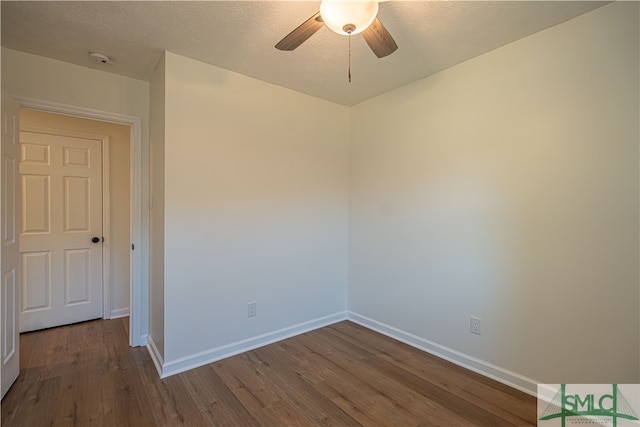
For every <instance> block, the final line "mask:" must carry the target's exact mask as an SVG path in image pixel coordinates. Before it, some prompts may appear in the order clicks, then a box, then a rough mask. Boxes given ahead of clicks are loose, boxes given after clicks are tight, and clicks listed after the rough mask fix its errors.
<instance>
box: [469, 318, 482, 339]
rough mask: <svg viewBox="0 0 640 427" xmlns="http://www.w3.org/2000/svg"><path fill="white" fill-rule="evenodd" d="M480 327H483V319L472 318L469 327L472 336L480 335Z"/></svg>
mask: <svg viewBox="0 0 640 427" xmlns="http://www.w3.org/2000/svg"><path fill="white" fill-rule="evenodd" d="M480 326H482V319H480V318H479V317H473V316H471V318H470V327H469V330H470V332H471V333H472V334H476V335H480Z"/></svg>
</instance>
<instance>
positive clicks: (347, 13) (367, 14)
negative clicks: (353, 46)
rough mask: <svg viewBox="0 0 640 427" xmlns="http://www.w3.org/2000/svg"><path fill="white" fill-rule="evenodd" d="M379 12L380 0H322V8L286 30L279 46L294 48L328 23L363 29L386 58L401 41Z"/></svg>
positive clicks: (341, 30) (340, 29)
mask: <svg viewBox="0 0 640 427" xmlns="http://www.w3.org/2000/svg"><path fill="white" fill-rule="evenodd" d="M377 14H378V1H377V0H322V2H321V3H320V11H319V12H316V13H315V14H314V15H313V16H312V17H311V18H309V19H307V20H306V21H304V22H303V23H302V24H301V25H300V26H299V27H298V28H296V29H295V30H293V31H291V32H290V33H289V34H287V35H286V36H285V37H284V38H283V39H282V40H280V41H279V42H278V44H276V48H277V49H280V50H294V49H296V48H297V47H298V46H300V45H301V44H302V43H304V42H305V41H306V40H307V39H308V38H309V37H311V36H312V35H314V34H315V33H316V32H317V31H318V30H319V29H320V28H322V26H323V25H325V24H326V25H327V27H329V28H330V29H331V30H332V31H334V32H336V33H338V34H342V35H347V36H351V35H355V34H358V33H362V37H363V38H364V40H365V41H366V42H367V44H368V45H369V47H370V48H371V50H372V51H373V53H374V54H375V55H376V56H377V57H378V58H383V57H385V56H387V55H390V54H392V53H393V52H395V51H396V49H398V45H397V44H396V42H395V40H393V37H391V34H389V31H387V29H386V28H385V27H384V25H382V22H380V20H379V19H378V17H377Z"/></svg>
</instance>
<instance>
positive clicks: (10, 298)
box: [0, 92, 20, 397]
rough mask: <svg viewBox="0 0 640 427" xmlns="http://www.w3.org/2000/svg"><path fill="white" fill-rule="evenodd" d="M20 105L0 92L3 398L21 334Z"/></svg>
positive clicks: (0, 349)
mask: <svg viewBox="0 0 640 427" xmlns="http://www.w3.org/2000/svg"><path fill="white" fill-rule="evenodd" d="M19 112H20V110H19V107H18V104H16V103H15V102H14V101H13V100H12V99H11V98H10V97H9V96H8V95H7V94H5V93H4V92H2V138H1V139H2V141H1V146H2V149H1V150H0V151H1V158H2V161H0V170H1V171H2V173H1V174H0V177H1V179H2V185H1V186H0V218H1V223H2V245H1V247H0V264H1V271H2V283H0V310H2V314H1V316H0V359H1V360H0V378H1V383H2V397H4V395H5V394H6V393H7V391H8V390H9V387H11V384H13V382H14V381H15V380H16V378H17V377H18V374H19V372H20V336H19V334H18V331H19V316H18V307H19V302H20V293H19V292H18V284H19V283H20V282H19V280H20V269H19V263H20V252H19V247H18V230H19V229H20V226H19V223H20V187H19V186H17V185H16V183H17V178H18V175H17V173H18V170H17V162H18V155H19V141H18V129H19V123H18V120H19Z"/></svg>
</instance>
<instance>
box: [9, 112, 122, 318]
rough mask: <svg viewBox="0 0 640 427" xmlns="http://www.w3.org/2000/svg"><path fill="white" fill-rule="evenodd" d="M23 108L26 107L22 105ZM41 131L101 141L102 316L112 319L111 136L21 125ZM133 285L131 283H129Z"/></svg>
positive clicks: (41, 132)
mask: <svg viewBox="0 0 640 427" xmlns="http://www.w3.org/2000/svg"><path fill="white" fill-rule="evenodd" d="M21 108H26V107H22V106H21ZM23 131H24V132H31V133H40V134H44V135H55V136H68V137H71V138H83V139H91V140H94V141H100V144H101V151H102V152H101V156H102V165H101V166H102V171H101V175H102V236H101V237H102V238H103V239H102V241H103V242H106V243H107V244H106V245H104V244H103V245H102V318H103V319H111V318H112V317H111V293H112V289H113V287H112V283H111V250H112V249H111V207H110V200H109V197H110V186H109V185H110V182H109V137H108V136H107V135H100V134H95V133H88V132H78V131H73V130H64V129H54V128H48V127H43V126H24V125H20V129H19V132H23ZM129 286H131V283H130V284H129Z"/></svg>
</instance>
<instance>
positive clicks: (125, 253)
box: [20, 109, 131, 332]
mask: <svg viewBox="0 0 640 427" xmlns="http://www.w3.org/2000/svg"><path fill="white" fill-rule="evenodd" d="M20 123H21V130H22V132H21V142H22V156H21V157H22V159H21V163H20V168H21V174H22V190H23V193H24V194H23V208H22V212H23V221H22V233H21V236H20V242H21V253H22V255H21V258H22V276H21V277H22V280H21V287H22V304H21V314H20V317H21V318H20V329H21V331H22V332H24V331H29V330H36V329H42V328H47V327H53V326H60V325H64V324H70V323H75V322H78V321H84V320H90V319H95V318H100V317H102V318H105V319H111V318H116V317H124V316H127V315H129V311H130V310H129V307H130V304H129V296H130V294H131V292H130V288H131V284H130V278H131V274H130V271H131V268H130V242H129V240H130V238H129V234H130V224H131V218H130V207H129V203H130V177H129V175H130V174H129V171H130V169H131V168H130V159H129V153H130V134H131V129H130V126H127V125H122V124H115V123H107V122H103V121H96V120H91V119H85V118H78V117H71V116H67V115H60V114H54V113H49V112H43V111H37V110H31V109H22V110H21V114H20ZM103 177H104V183H103V182H102V181H103ZM103 205H104V206H103Z"/></svg>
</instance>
